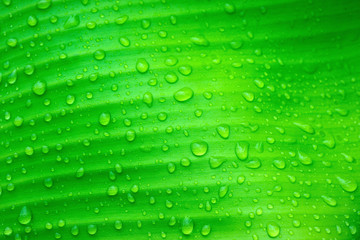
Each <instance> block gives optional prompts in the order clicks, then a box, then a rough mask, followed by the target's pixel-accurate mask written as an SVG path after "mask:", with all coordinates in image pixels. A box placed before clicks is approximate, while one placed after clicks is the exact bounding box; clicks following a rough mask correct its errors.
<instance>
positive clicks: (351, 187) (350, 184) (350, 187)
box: [336, 176, 358, 193]
mask: <svg viewBox="0 0 360 240" xmlns="http://www.w3.org/2000/svg"><path fill="white" fill-rule="evenodd" d="M336 178H337V180H338V181H339V183H340V186H341V188H342V189H344V191H346V192H349V193H351V192H355V191H356V189H357V188H358V185H357V183H356V181H355V180H352V179H350V178H344V177H340V176H336Z"/></svg>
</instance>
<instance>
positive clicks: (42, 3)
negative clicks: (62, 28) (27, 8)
mask: <svg viewBox="0 0 360 240" xmlns="http://www.w3.org/2000/svg"><path fill="white" fill-rule="evenodd" d="M51 3H52V0H39V1H38V2H37V3H36V6H37V8H38V9H41V10H45V9H48V8H49V7H50V6H51Z"/></svg>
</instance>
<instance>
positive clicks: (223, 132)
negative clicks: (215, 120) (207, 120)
mask: <svg viewBox="0 0 360 240" xmlns="http://www.w3.org/2000/svg"><path fill="white" fill-rule="evenodd" d="M216 131H217V133H218V134H219V135H220V137H222V138H224V139H227V138H229V135H230V126H229V125H227V124H220V125H219V126H217V128H216Z"/></svg>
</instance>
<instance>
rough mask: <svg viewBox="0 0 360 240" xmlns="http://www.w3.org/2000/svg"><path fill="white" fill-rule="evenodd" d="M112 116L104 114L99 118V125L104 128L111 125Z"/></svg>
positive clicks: (107, 113)
mask: <svg viewBox="0 0 360 240" xmlns="http://www.w3.org/2000/svg"><path fill="white" fill-rule="evenodd" d="M110 120H111V115H110V113H109V112H103V113H101V114H100V116H99V123H100V124H101V125H102V126H107V125H108V124H109V123H110Z"/></svg>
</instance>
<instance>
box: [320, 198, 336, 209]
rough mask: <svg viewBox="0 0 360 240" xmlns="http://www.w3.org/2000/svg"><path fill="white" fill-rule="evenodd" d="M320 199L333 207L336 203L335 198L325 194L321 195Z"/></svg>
mask: <svg viewBox="0 0 360 240" xmlns="http://www.w3.org/2000/svg"><path fill="white" fill-rule="evenodd" d="M321 198H322V200H324V202H325V203H326V204H327V205H329V206H330V207H335V206H336V205H337V202H336V200H335V199H333V198H331V197H328V196H325V195H321Z"/></svg>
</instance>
